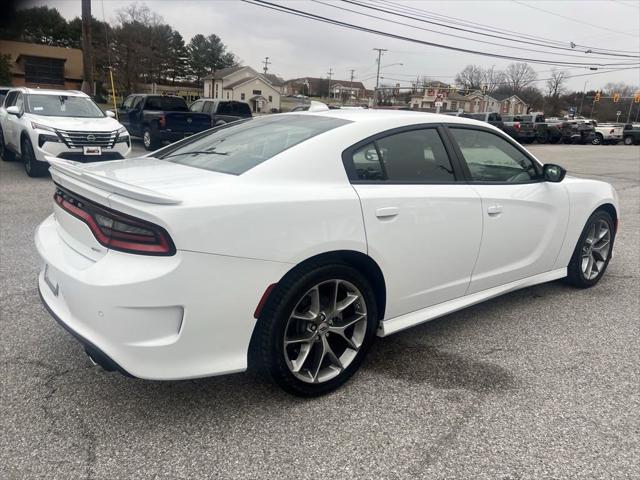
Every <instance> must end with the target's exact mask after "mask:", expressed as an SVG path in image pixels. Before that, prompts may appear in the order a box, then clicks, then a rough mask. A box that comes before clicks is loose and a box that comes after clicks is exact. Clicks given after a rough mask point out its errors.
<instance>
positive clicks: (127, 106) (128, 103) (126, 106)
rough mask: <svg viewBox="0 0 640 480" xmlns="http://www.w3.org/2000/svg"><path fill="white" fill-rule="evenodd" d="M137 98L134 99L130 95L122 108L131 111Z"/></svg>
mask: <svg viewBox="0 0 640 480" xmlns="http://www.w3.org/2000/svg"><path fill="white" fill-rule="evenodd" d="M135 98H136V97H134V96H133V95H130V96H128V97H127V98H126V100H125V101H124V102H122V108H124V109H125V110H129V109H130V108H131V105H133V100H134V99H135Z"/></svg>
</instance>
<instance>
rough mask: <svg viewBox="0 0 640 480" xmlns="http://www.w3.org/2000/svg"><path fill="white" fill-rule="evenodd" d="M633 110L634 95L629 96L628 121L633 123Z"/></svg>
mask: <svg viewBox="0 0 640 480" xmlns="http://www.w3.org/2000/svg"><path fill="white" fill-rule="evenodd" d="M631 110H633V97H629V113H628V114H627V123H631Z"/></svg>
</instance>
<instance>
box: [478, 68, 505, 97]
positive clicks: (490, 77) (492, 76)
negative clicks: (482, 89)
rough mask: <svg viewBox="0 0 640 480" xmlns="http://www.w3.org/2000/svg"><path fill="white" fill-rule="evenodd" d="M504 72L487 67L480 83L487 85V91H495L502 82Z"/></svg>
mask: <svg viewBox="0 0 640 480" xmlns="http://www.w3.org/2000/svg"><path fill="white" fill-rule="evenodd" d="M504 81H505V78H504V72H503V71H501V70H496V69H495V67H491V68H487V69H486V70H484V71H483V74H482V84H483V85H486V86H487V93H493V92H495V91H496V90H497V89H498V88H500V86H501V85H502V84H503V83H504Z"/></svg>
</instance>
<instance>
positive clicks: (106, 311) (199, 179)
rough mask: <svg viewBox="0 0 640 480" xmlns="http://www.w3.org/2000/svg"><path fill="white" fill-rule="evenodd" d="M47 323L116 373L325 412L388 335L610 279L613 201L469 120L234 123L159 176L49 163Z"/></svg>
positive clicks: (166, 160)
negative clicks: (321, 403)
mask: <svg viewBox="0 0 640 480" xmlns="http://www.w3.org/2000/svg"><path fill="white" fill-rule="evenodd" d="M50 162H51V164H52V167H51V176H52V177H53V180H54V182H55V184H56V191H55V194H54V204H53V205H54V213H53V215H51V216H50V217H49V218H47V219H46V220H45V221H44V222H43V223H42V224H41V225H40V227H39V228H38V230H37V233H36V245H37V248H38V251H39V253H40V255H41V256H42V258H43V259H44V267H43V269H42V272H41V273H40V276H39V289H40V294H41V297H42V301H43V302H44V304H45V306H46V307H47V309H48V310H49V311H50V313H51V314H52V315H53V316H54V317H55V318H56V320H57V321H58V322H60V324H61V325H62V326H63V327H65V328H66V329H67V330H68V331H70V332H71V333H72V334H73V335H74V336H76V337H77V338H78V339H79V340H80V341H81V342H82V343H83V344H84V346H85V349H86V351H87V353H88V354H89V356H90V357H91V358H92V359H93V360H94V361H95V362H97V363H99V364H100V365H102V366H103V367H105V368H106V369H108V370H118V371H120V372H122V373H125V374H128V375H132V376H135V377H140V378H145V379H157V380H171V379H184V378H193V377H203V376H209V375H219V374H225V373H231V372H238V371H242V370H245V369H246V368H247V367H248V366H249V365H255V366H256V367H259V368H261V369H263V371H265V372H266V373H267V374H268V375H269V376H270V377H271V378H272V379H273V380H274V381H275V382H276V383H277V384H279V385H280V386H281V387H283V388H284V389H285V390H287V391H289V392H292V393H294V394H298V395H304V396H313V395H320V394H323V393H326V392H329V391H331V390H333V389H335V388H336V387H338V386H339V385H341V384H343V383H344V382H345V381H346V380H347V379H348V378H349V377H350V376H351V375H352V374H353V373H354V372H355V371H356V370H357V369H358V367H359V366H360V365H361V364H362V361H363V360H364V357H365V355H366V353H367V351H368V350H369V347H370V346H371V344H372V341H373V340H374V338H375V336H376V335H377V336H381V337H384V336H386V335H389V334H391V333H394V332H397V331H399V330H403V329H405V328H408V327H411V326H413V325H417V324H419V323H422V322H425V321H427V320H430V319H433V318H436V317H439V316H442V315H445V314H447V313H449V312H452V311H454V310H458V309H461V308H464V307H466V306H469V305H472V304H475V303H478V302H481V301H483V300H486V299H488V298H492V297H495V296H497V295H500V294H503V293H505V292H509V291H512V290H515V289H518V288H522V287H527V286H530V285H534V284H538V283H542V282H548V281H550V280H555V279H559V278H565V277H566V279H567V281H568V282H570V283H571V284H573V285H575V286H577V287H590V286H592V285H594V284H596V283H597V282H598V281H599V280H600V278H601V277H602V275H603V274H604V272H605V270H606V268H607V264H608V263H609V261H610V259H611V255H612V248H613V242H614V237H615V234H616V229H617V225H618V218H619V209H618V201H617V195H616V193H615V191H614V189H613V188H612V187H611V185H609V184H607V183H604V182H600V181H594V180H586V179H578V178H573V177H567V178H565V171H564V170H563V169H562V168H561V167H559V166H557V165H550V164H547V165H543V164H542V163H540V162H539V161H538V160H536V159H535V158H534V157H533V156H532V155H531V154H530V153H529V152H527V151H526V150H525V149H524V148H522V147H521V146H520V145H518V144H517V143H516V142H514V141H513V140H511V139H510V138H509V137H507V136H506V135H505V134H503V133H502V132H501V131H500V130H498V129H496V128H493V127H491V126H490V125H487V124H486V123H481V122H477V121H474V120H468V119H464V118H458V117H449V116H440V115H433V114H423V113H415V112H399V111H394V112H390V111H376V110H372V111H366V110H361V111H358V110H331V111H323V112H305V113H292V114H283V115H272V116H267V117H261V118H256V119H253V120H247V121H241V122H237V123H234V124H229V125H226V126H223V127H220V128H216V129H213V130H209V131H206V132H203V133H201V134H198V135H195V136H193V137H191V138H188V139H185V140H183V141H181V142H178V143H176V144H173V145H170V146H168V147H165V148H163V149H161V150H158V151H157V152H154V153H152V154H150V155H149V156H147V157H145V158H137V159H128V160H117V161H112V162H105V163H99V164H77V163H73V162H68V161H65V160H60V159H51V160H50Z"/></svg>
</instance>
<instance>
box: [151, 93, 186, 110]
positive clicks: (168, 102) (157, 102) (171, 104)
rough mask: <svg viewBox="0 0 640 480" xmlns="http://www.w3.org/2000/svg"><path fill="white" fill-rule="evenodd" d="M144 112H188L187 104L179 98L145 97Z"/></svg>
mask: <svg viewBox="0 0 640 480" xmlns="http://www.w3.org/2000/svg"><path fill="white" fill-rule="evenodd" d="M144 108H145V110H162V111H164V112H188V111H189V107H187V102H185V101H184V99H183V98H181V97H162V96H158V97H147V101H146V103H145V105H144Z"/></svg>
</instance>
